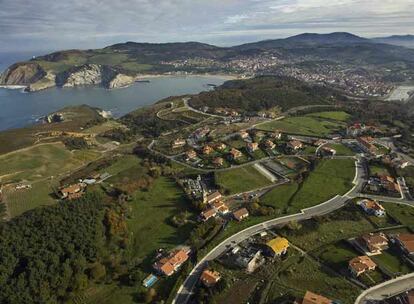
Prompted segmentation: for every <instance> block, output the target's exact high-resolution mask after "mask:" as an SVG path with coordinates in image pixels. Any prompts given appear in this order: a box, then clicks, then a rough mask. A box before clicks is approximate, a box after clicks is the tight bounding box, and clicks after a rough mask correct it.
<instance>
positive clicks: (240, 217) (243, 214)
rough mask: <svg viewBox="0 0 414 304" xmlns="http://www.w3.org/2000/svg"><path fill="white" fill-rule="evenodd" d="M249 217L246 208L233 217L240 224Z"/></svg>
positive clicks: (236, 212) (237, 211)
mask: <svg viewBox="0 0 414 304" xmlns="http://www.w3.org/2000/svg"><path fill="white" fill-rule="evenodd" d="M248 216H249V211H247V209H246V208H241V209H239V210H236V211H234V212H233V217H234V218H235V219H236V220H237V221H239V222H240V221H242V220H243V219H245V218H247V217H248Z"/></svg>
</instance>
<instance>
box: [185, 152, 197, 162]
mask: <svg viewBox="0 0 414 304" xmlns="http://www.w3.org/2000/svg"><path fill="white" fill-rule="evenodd" d="M185 156H186V159H188V160H191V159H195V158H196V157H197V153H196V151H194V150H188V151H187V152H185Z"/></svg>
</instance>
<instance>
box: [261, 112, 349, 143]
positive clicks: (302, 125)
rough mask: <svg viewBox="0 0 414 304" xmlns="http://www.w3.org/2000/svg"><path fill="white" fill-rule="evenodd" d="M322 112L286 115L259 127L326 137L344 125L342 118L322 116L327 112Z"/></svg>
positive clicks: (266, 129)
mask: <svg viewBox="0 0 414 304" xmlns="http://www.w3.org/2000/svg"><path fill="white" fill-rule="evenodd" d="M323 113H325V112H321V113H313V114H312V116H310V115H306V116H297V117H288V118H285V119H282V120H276V121H270V122H267V123H264V124H262V125H260V127H259V129H261V130H265V131H274V130H280V131H282V132H285V133H291V134H301V135H308V136H319V137H326V136H327V135H329V134H332V133H335V132H338V131H339V130H340V129H341V128H343V127H345V123H344V122H343V121H342V120H334V119H332V118H330V119H328V118H325V117H323V116H327V114H323ZM329 113H331V112H329ZM334 113H335V112H334ZM318 114H320V115H322V117H319V116H317V115H318ZM337 116H340V114H337ZM332 117H334V116H332Z"/></svg>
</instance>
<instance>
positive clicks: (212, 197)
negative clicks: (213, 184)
mask: <svg viewBox="0 0 414 304" xmlns="http://www.w3.org/2000/svg"><path fill="white" fill-rule="evenodd" d="M222 198H223V196H222V195H221V193H220V192H219V191H214V192H212V193H210V194H208V195H207V196H206V198H205V201H204V202H205V203H207V204H210V205H211V204H213V203H214V202H217V201H221V199H222Z"/></svg>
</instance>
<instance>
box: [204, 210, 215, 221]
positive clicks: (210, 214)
mask: <svg viewBox="0 0 414 304" xmlns="http://www.w3.org/2000/svg"><path fill="white" fill-rule="evenodd" d="M216 215H217V211H216V209H214V208H209V209H207V210H204V211H203V212H201V214H200V218H201V220H202V221H203V222H205V221H208V220H209V219H210V218H212V217H215V216H216Z"/></svg>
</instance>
